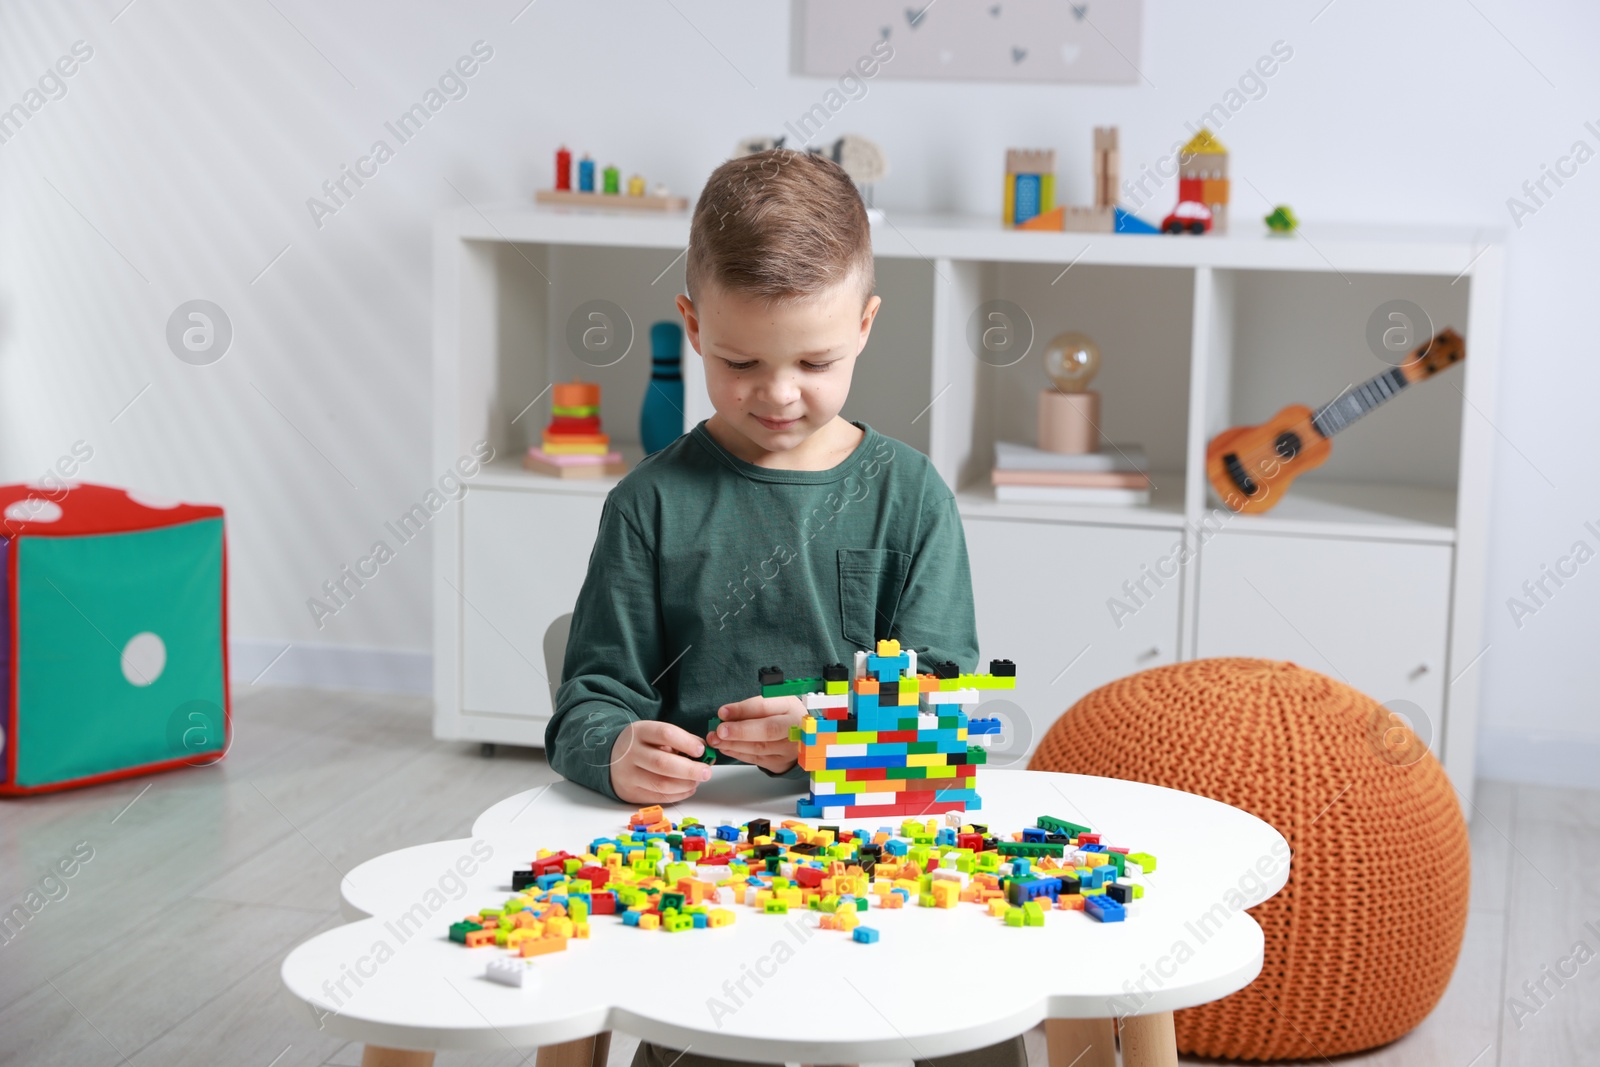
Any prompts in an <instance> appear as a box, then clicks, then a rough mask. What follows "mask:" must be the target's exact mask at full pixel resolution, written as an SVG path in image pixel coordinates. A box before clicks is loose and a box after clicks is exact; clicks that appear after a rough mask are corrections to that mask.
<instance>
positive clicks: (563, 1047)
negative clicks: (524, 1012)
mask: <svg viewBox="0 0 1600 1067" xmlns="http://www.w3.org/2000/svg"><path fill="white" fill-rule="evenodd" d="M610 1055H611V1031H609V1030H607V1031H606V1032H604V1033H600V1034H596V1035H594V1036H593V1037H580V1038H578V1040H576V1041H563V1042H562V1043H561V1044H559V1045H545V1046H544V1047H542V1048H541V1049H539V1058H538V1059H537V1060H536V1061H535V1063H536V1064H537V1067H605V1063H606V1059H607V1058H608V1057H609V1056H610Z"/></svg>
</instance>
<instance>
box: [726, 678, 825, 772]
mask: <svg viewBox="0 0 1600 1067" xmlns="http://www.w3.org/2000/svg"><path fill="white" fill-rule="evenodd" d="M805 715H806V706H805V704H804V703H803V702H802V701H801V700H800V698H799V697H797V696H787V697H762V696H754V697H750V698H749V699H748V700H741V701H739V702H738V703H736V704H724V705H722V707H720V708H718V709H717V717H718V718H719V719H721V720H722V725H721V726H719V727H717V732H716V733H715V734H706V743H707V744H709V745H710V746H711V747H712V748H715V749H716V750H717V751H718V752H723V753H726V754H727V755H728V756H730V757H731V758H733V759H736V760H743V761H744V762H745V763H753V764H755V765H756V766H757V767H760V768H761V769H762V770H766V771H771V772H772V773H773V774H782V773H783V772H784V771H786V770H788V769H789V768H790V767H793V766H794V765H795V761H796V759H797V757H798V755H799V753H798V751H797V749H798V746H797V745H796V744H795V743H794V742H793V741H791V740H789V727H791V726H799V725H800V720H801V719H803V718H805Z"/></svg>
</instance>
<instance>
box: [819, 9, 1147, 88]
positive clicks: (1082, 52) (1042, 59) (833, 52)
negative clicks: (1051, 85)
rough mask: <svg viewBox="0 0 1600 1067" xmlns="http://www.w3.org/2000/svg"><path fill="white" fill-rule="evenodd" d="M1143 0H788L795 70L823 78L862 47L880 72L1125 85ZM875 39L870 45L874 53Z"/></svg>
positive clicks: (1133, 62) (1134, 57)
mask: <svg viewBox="0 0 1600 1067" xmlns="http://www.w3.org/2000/svg"><path fill="white" fill-rule="evenodd" d="M1143 7H1144V4H1143V0H1085V2H1084V3H1060V2H1059V0H1058V2H1055V3H1050V2H1047V0H997V2H994V3H985V2H979V3H972V2H970V0H947V2H945V3H942V4H941V3H929V2H928V0H911V2H910V3H907V0H795V9H794V57H793V66H794V73H796V74H802V75H813V76H816V77H824V78H832V77H835V76H837V75H838V74H839V72H840V71H843V70H849V69H850V68H851V67H853V66H854V65H855V63H856V61H857V60H858V59H860V58H861V57H862V56H864V55H867V54H869V53H872V54H877V55H881V54H882V53H883V52H884V51H885V50H884V49H883V47H882V45H881V44H880V42H885V43H887V44H888V45H889V47H890V49H892V53H891V54H892V59H889V60H887V61H884V62H882V63H881V65H880V66H879V68H878V71H879V72H878V74H877V75H876V76H877V77H882V78H938V79H945V80H951V81H1019V82H1061V83H1068V84H1080V85H1131V84H1134V83H1136V82H1138V81H1139V80H1140V77H1141V75H1140V72H1139V63H1140V30H1141V27H1142V23H1143V17H1142V16H1143ZM874 46H878V50H877V52H873V49H874Z"/></svg>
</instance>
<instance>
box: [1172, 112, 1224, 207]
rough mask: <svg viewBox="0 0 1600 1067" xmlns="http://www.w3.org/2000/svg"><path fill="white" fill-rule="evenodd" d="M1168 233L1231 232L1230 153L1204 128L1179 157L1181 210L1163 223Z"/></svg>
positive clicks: (1179, 198)
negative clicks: (1229, 212)
mask: <svg viewBox="0 0 1600 1067" xmlns="http://www.w3.org/2000/svg"><path fill="white" fill-rule="evenodd" d="M1161 229H1162V230H1163V231H1165V232H1167V233H1193V234H1205V233H1215V234H1223V233H1227V232H1228V150H1227V149H1226V148H1224V147H1222V142H1221V141H1218V140H1217V139H1216V137H1215V136H1213V135H1212V133H1211V131H1210V130H1208V129H1206V128H1205V127H1204V126H1202V127H1201V128H1200V132H1199V133H1197V134H1195V135H1194V136H1193V137H1192V138H1190V139H1189V143H1188V144H1186V145H1184V146H1183V151H1182V152H1181V153H1180V154H1179V156H1178V206H1177V207H1175V208H1173V209H1172V214H1170V215H1168V216H1167V217H1166V218H1165V219H1162V220H1161Z"/></svg>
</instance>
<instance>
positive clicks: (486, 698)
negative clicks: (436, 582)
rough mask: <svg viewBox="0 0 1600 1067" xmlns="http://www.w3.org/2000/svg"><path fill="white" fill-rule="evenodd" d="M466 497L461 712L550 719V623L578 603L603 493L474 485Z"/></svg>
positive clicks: (597, 525) (597, 526)
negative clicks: (547, 655)
mask: <svg viewBox="0 0 1600 1067" xmlns="http://www.w3.org/2000/svg"><path fill="white" fill-rule="evenodd" d="M463 503H464V504H465V505H466V510H465V513H464V517H465V522H464V524H463V525H464V530H465V533H464V538H463V540H464V545H463V549H464V551H463V582H462V585H463V587H462V594H463V598H464V599H465V601H466V603H464V604H463V605H462V606H461V620H462V636H463V642H462V645H463V647H462V661H463V671H462V693H461V697H462V700H461V702H462V715H463V717H464V718H468V719H470V718H471V717H472V716H474V715H479V716H483V715H488V716H514V717H516V718H518V719H523V720H538V721H540V722H543V721H545V720H548V719H549V717H550V713H551V711H552V710H553V709H552V707H551V703H550V692H551V682H552V681H553V682H555V683H557V684H559V682H560V678H559V677H557V678H553V679H547V678H546V674H547V670H546V666H545V661H544V635H545V631H546V630H547V629H548V628H549V626H550V624H551V623H552V622H554V621H555V620H556V619H557V618H559V617H560V616H562V615H565V614H566V613H567V612H569V611H571V610H572V607H573V605H574V604H575V603H577V599H578V591H579V589H580V588H581V587H582V585H583V578H584V574H585V573H586V572H587V570H588V564H589V553H590V550H591V549H592V548H593V546H594V539H595V535H596V533H597V532H598V531H599V529H600V509H601V507H602V506H603V504H604V498H602V497H599V496H580V495H575V494H565V493H547V492H539V493H533V492H517V491H497V490H493V489H474V490H473V491H472V492H471V493H469V494H468V495H467V498H466V500H465V501H464V502H463ZM541 729H542V727H541ZM463 732H464V733H467V734H468V736H475V734H474V733H473V732H472V731H470V730H467V731H463ZM518 732H519V734H521V735H522V736H526V734H525V731H518ZM485 739H489V738H485ZM540 740H541V741H542V736H541V737H540ZM522 743H528V742H527V741H525V740H524V741H523V742H522Z"/></svg>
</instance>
